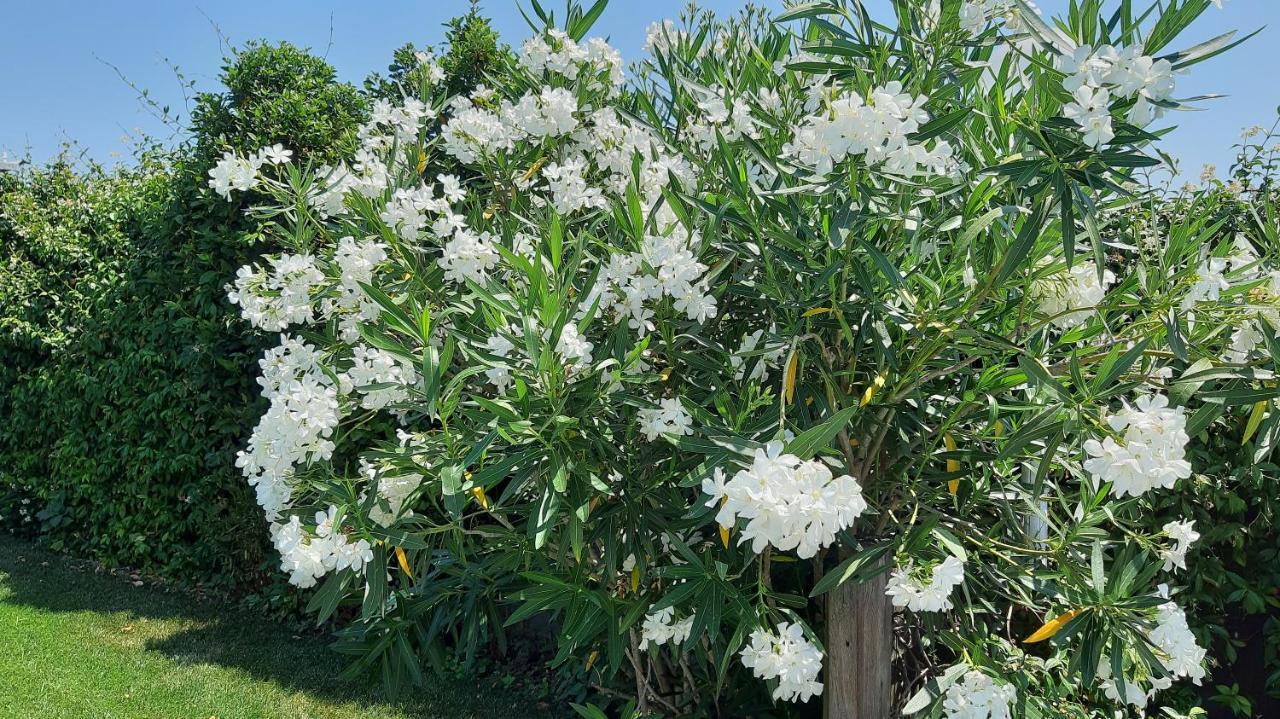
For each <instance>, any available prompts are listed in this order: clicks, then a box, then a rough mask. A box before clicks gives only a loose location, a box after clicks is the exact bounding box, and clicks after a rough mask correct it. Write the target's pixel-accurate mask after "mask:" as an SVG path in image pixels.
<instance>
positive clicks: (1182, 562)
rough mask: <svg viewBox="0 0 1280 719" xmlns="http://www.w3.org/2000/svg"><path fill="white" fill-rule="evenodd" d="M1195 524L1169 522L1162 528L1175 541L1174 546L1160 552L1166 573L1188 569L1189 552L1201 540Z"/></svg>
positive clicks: (1186, 521)
mask: <svg viewBox="0 0 1280 719" xmlns="http://www.w3.org/2000/svg"><path fill="white" fill-rule="evenodd" d="M1195 525H1196V523H1195V522H1192V521H1189V520H1183V521H1177V522H1167V523H1166V524H1165V525H1164V527H1163V528H1162V529H1163V531H1164V533H1165V534H1166V535H1168V537H1169V539H1171V540H1173V543H1174V544H1173V546H1172V547H1169V548H1167V549H1161V550H1160V558H1161V559H1163V560H1164V571H1166V572H1168V571H1171V570H1172V569H1173V568H1174V567H1177V568H1179V569H1186V568H1187V550H1189V549H1191V545H1192V544H1195V543H1196V540H1197V539H1200V533H1199V532H1197V531H1196V530H1195Z"/></svg>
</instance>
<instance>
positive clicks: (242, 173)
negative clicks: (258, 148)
mask: <svg viewBox="0 0 1280 719" xmlns="http://www.w3.org/2000/svg"><path fill="white" fill-rule="evenodd" d="M262 162H263V160H262V159H261V158H257V157H255V158H243V157H238V156H237V155H236V154H235V153H234V152H227V153H226V154H224V155H223V156H222V159H221V160H218V162H217V164H215V165H214V166H213V168H212V169H210V170H209V187H212V188H213V191H214V192H216V193H218V194H219V195H222V198H223V199H225V200H230V199H231V191H232V190H239V191H241V192H245V191H247V190H251V189H253V188H254V187H255V186H256V185H257V184H258V168H259V167H261V166H262Z"/></svg>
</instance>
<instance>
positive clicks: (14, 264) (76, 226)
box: [0, 10, 509, 602]
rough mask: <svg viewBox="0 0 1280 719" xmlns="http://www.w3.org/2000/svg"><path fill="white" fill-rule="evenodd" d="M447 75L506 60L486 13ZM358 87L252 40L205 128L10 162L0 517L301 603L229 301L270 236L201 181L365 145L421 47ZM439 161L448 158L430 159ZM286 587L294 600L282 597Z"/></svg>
mask: <svg viewBox="0 0 1280 719" xmlns="http://www.w3.org/2000/svg"><path fill="white" fill-rule="evenodd" d="M446 41H447V43H448V47H447V52H445V53H443V54H441V56H440V62H441V66H442V67H444V68H445V69H446V79H445V82H446V83H449V84H451V85H453V84H456V85H458V86H459V87H471V86H474V85H475V84H476V83H478V82H479V81H480V79H481V78H482V77H483V76H484V74H485V72H486V71H487V69H488V68H489V67H490V66H491V65H492V64H494V63H501V62H506V61H507V58H508V57H509V52H508V50H507V49H506V48H505V47H503V46H501V45H499V44H498V42H497V35H496V33H494V32H493V30H492V28H491V27H490V26H489V23H488V21H487V20H485V19H484V18H483V17H481V16H480V15H479V14H478V13H477V12H476V11H475V10H473V11H472V12H471V13H469V14H468V15H466V16H463V17H461V18H458V19H455V20H453V21H451V22H450V23H449V24H448V25H447V26H446ZM394 57H395V61H394V62H393V64H392V65H391V67H390V68H389V73H388V74H387V75H385V76H384V75H374V76H371V77H370V79H369V80H368V81H366V87H365V89H363V90H360V89H357V88H355V87H354V86H352V85H350V84H347V83H342V82H339V81H338V80H337V77H336V75H335V73H334V70H333V68H332V67H331V66H330V65H329V64H328V63H326V62H325V61H324V60H322V59H320V58H317V57H315V56H313V55H311V54H309V53H308V52H306V51H304V50H301V49H299V48H296V47H294V46H292V45H289V44H288V43H281V44H279V45H271V44H264V43H250V44H249V45H247V46H246V47H244V48H242V49H241V50H239V51H237V52H236V53H235V54H234V55H233V56H232V57H231V58H229V59H228V61H227V62H226V64H225V65H224V67H223V69H222V74H221V80H222V84H223V86H224V88H223V90H222V91H220V92H211V93H203V94H200V95H199V96H197V99H196V104H195V108H194V110H193V112H192V116H191V138H190V140H189V141H187V142H185V143H184V144H183V145H181V146H180V147H178V148H176V149H166V148H164V147H161V146H153V147H151V148H150V149H148V150H146V151H145V152H143V153H141V155H140V157H139V159H138V162H137V163H136V164H135V165H134V166H131V167H124V168H116V169H113V170H110V171H108V170H105V169H103V168H100V167H89V168H87V169H86V168H74V167H72V166H71V165H69V164H67V163H65V162H55V163H53V164H51V165H49V166H47V167H43V168H37V169H34V170H29V171H24V172H23V173H21V174H18V175H3V174H0V418H2V419H3V422H0V525H7V526H8V527H9V528H10V529H11V530H12V531H19V532H25V533H29V534H34V535H38V536H40V537H41V538H42V539H43V540H44V541H46V542H47V543H48V544H49V545H51V546H52V547H53V548H55V549H59V550H65V551H68V552H72V553H75V554H79V555H82V556H89V557H92V558H94V559H97V560H99V561H102V562H104V563H106V564H108V565H120V566H129V567H135V568H138V569H141V570H144V571H147V572H151V573H155V574H159V575H163V576H166V577H170V578H175V579H180V580H184V581H196V582H208V583H214V584H218V585H221V586H225V587H235V588H237V589H239V590H241V591H245V592H247V593H251V594H255V595H257V596H265V597H268V598H270V601H274V602H289V601H292V600H290V599H287V598H286V594H285V593H284V592H283V591H263V590H264V589H267V590H270V589H275V588H282V587H281V585H275V584H273V585H271V586H270V587H264V586H263V584H262V583H263V582H266V581H271V582H278V574H277V573H274V572H269V571H263V570H264V569H268V568H270V565H273V564H275V563H276V562H277V561H278V560H277V559H276V558H275V557H274V556H271V555H270V551H271V550H270V547H269V543H268V542H267V532H266V527H265V524H264V522H263V519H262V513H261V511H260V510H259V509H258V507H257V505H256V503H255V502H254V499H253V496H252V490H251V489H250V488H249V487H248V485H247V484H246V483H245V481H244V479H243V477H241V475H240V472H239V470H238V469H237V468H236V467H235V455H236V452H237V451H238V450H239V449H241V448H242V447H243V445H244V442H245V440H246V438H247V437H248V435H249V432H250V430H251V428H252V427H253V424H254V422H256V421H257V418H258V417H259V416H260V415H261V414H262V406H261V404H260V401H261V400H260V398H259V396H258V392H259V387H258V385H257V383H256V381H255V378H256V376H257V375H258V367H257V360H258V358H259V356H260V355H261V352H262V350H263V348H264V344H263V343H264V340H263V338H262V337H260V336H259V333H255V332H251V331H249V328H248V327H247V326H246V325H245V324H244V323H243V322H242V321H241V320H240V319H239V316H238V313H237V312H235V311H234V308H233V307H231V306H229V305H228V303H227V300H226V289H225V286H226V284H227V283H228V282H229V281H230V280H232V279H233V278H234V277H235V271H236V269H237V268H238V267H240V266H241V265H243V264H245V263H247V262H250V261H252V260H254V259H255V258H256V257H257V256H259V255H261V254H263V253H269V252H275V251H278V249H279V248H277V247H273V246H271V245H270V244H269V243H266V242H262V241H260V239H261V238H260V229H261V228H260V226H259V225H257V224H255V221H253V220H250V219H247V218H246V217H245V213H244V212H243V207H244V204H245V203H252V202H253V201H254V198H253V197H252V196H249V197H247V198H243V199H242V202H240V203H227V202H225V201H223V200H222V199H221V198H219V197H216V196H214V195H213V194H212V192H211V191H210V190H209V189H208V187H207V180H208V176H207V173H208V171H209V169H210V168H211V167H212V166H213V164H214V163H215V162H216V161H217V160H218V158H219V157H221V155H222V154H223V153H224V152H225V151H227V150H237V151H239V152H242V153H244V152H252V151H256V150H257V149H258V148H261V147H263V146H266V145H272V144H275V143H281V144H283V145H285V146H286V147H288V148H289V149H291V150H293V152H294V153H295V157H296V158H298V159H300V160H302V161H307V160H311V161H315V162H324V163H331V162H336V161H339V160H341V159H343V158H345V157H347V156H349V154H350V153H351V151H352V150H353V149H354V147H355V145H356V131H357V129H358V126H359V124H360V123H361V122H362V121H363V120H364V118H365V117H366V116H367V112H368V105H369V103H370V102H371V100H372V99H374V98H378V97H386V96H389V95H391V94H393V93H397V92H400V91H401V90H402V89H403V88H405V86H406V85H412V84H413V83H415V82H418V81H419V80H420V78H419V77H418V76H417V74H415V72H414V66H413V65H412V63H413V62H415V57H414V48H413V46H411V45H409V46H406V47H404V48H401V49H400V50H399V51H397V52H396V54H395V56H394ZM428 172H429V173H434V169H429V170H428ZM288 596H292V595H288Z"/></svg>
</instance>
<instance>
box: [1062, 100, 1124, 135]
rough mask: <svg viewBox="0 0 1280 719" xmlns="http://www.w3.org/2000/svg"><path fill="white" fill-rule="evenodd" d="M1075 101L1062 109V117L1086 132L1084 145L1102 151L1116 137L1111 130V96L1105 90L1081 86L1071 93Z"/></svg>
mask: <svg viewBox="0 0 1280 719" xmlns="http://www.w3.org/2000/svg"><path fill="white" fill-rule="evenodd" d="M1071 95H1072V98H1073V101H1072V102H1070V103H1068V104H1067V105H1066V106H1065V107H1063V108H1062V115H1063V117H1066V118H1067V119H1068V120H1072V121H1074V122H1075V123H1076V124H1077V125H1079V126H1080V128H1081V130H1083V132H1084V144H1086V145H1088V146H1090V147H1092V148H1094V149H1100V148H1101V147H1102V146H1103V145H1105V144H1107V143H1108V142H1111V140H1112V139H1113V138H1114V137H1115V136H1116V135H1115V132H1113V131H1112V129H1111V110H1110V107H1109V106H1110V104H1111V94H1110V93H1109V92H1108V91H1107V90H1106V89H1105V88H1094V87H1090V86H1088V85H1081V86H1080V87H1079V88H1077V89H1076V91H1075V92H1073V93H1071Z"/></svg>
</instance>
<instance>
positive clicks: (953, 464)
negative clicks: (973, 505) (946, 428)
mask: <svg viewBox="0 0 1280 719" xmlns="http://www.w3.org/2000/svg"><path fill="white" fill-rule="evenodd" d="M942 443H943V444H944V445H946V448H947V451H948V452H954V451H956V440H955V438H954V437H952V436H951V433H950V432H943V433H942ZM947 471H948V472H959V471H960V462H958V461H957V460H954V459H948V460H947ZM959 490H960V480H958V479H952V480H948V481H947V491H949V492H951V494H953V495H954V494H955V493H956V492H957V491H959Z"/></svg>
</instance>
